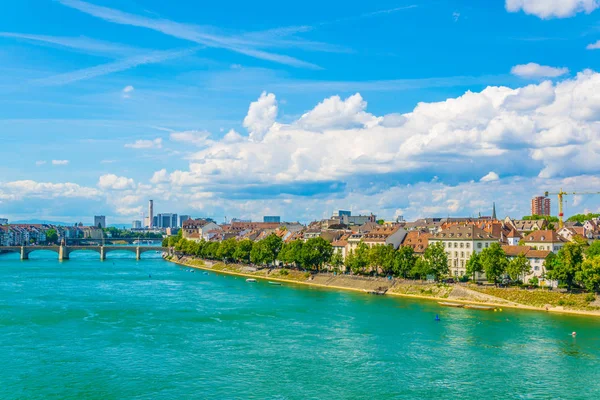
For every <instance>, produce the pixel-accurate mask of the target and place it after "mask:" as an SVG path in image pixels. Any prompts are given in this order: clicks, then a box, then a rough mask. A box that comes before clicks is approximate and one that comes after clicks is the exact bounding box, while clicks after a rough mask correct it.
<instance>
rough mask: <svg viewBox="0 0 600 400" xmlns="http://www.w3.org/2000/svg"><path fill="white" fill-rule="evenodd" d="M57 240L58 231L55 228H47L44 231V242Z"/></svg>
mask: <svg viewBox="0 0 600 400" xmlns="http://www.w3.org/2000/svg"><path fill="white" fill-rule="evenodd" d="M57 241H58V233H57V232H56V229H48V230H47V231H46V243H56V242H57Z"/></svg>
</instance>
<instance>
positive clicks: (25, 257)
mask: <svg viewBox="0 0 600 400" xmlns="http://www.w3.org/2000/svg"><path fill="white" fill-rule="evenodd" d="M21 260H29V253H28V252H27V250H26V249H25V246H21Z"/></svg>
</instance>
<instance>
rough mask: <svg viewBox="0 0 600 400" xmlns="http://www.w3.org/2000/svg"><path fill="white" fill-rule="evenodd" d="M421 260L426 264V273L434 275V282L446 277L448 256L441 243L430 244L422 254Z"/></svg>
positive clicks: (448, 269)
mask: <svg viewBox="0 0 600 400" xmlns="http://www.w3.org/2000/svg"><path fill="white" fill-rule="evenodd" d="M423 260H424V261H425V262H426V263H427V267H428V273H429V274H432V275H435V279H436V280H439V279H440V278H441V277H442V276H444V275H448V272H449V271H450V268H449V267H448V255H447V254H446V251H445V250H444V245H443V244H442V242H436V243H434V244H430V245H429V246H428V247H427V249H426V250H425V253H424V254H423Z"/></svg>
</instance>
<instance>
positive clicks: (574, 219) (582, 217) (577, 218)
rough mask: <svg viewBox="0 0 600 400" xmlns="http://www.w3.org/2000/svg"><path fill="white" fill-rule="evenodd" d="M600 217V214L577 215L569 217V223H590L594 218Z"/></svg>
mask: <svg viewBox="0 0 600 400" xmlns="http://www.w3.org/2000/svg"><path fill="white" fill-rule="evenodd" d="M598 217H600V214H594V213H588V214H575V215H572V216H570V217H569V219H567V221H569V222H579V223H582V224H583V223H584V222H585V221H589V220H591V219H594V218H598Z"/></svg>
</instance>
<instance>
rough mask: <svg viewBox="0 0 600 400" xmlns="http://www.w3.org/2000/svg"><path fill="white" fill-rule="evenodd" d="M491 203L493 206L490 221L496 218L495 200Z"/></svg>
mask: <svg viewBox="0 0 600 400" xmlns="http://www.w3.org/2000/svg"><path fill="white" fill-rule="evenodd" d="M492 204H493V208H492V221H495V220H496V202H494V203H492Z"/></svg>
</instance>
